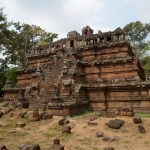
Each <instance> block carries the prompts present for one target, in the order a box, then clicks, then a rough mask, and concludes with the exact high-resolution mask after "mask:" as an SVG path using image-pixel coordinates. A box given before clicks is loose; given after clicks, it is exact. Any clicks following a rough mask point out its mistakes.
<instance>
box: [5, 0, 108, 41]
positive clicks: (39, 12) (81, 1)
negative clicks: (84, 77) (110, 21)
mask: <svg viewBox="0 0 150 150" xmlns="http://www.w3.org/2000/svg"><path fill="white" fill-rule="evenodd" d="M3 1H4V0H3ZM4 4H5V6H6V9H7V11H8V14H9V16H11V17H10V18H12V20H14V21H19V22H21V23H28V24H36V25H39V26H41V27H42V28H43V29H45V30H46V31H48V32H55V33H58V34H59V38H64V37H66V35H67V32H69V31H72V30H77V31H78V32H80V33H81V29H82V27H84V26H86V25H90V26H91V28H93V27H94V28H96V30H98V29H100V30H102V31H103V30H105V29H107V28H108V27H106V28H104V27H101V26H100V22H101V21H102V20H104V18H103V17H102V15H100V12H101V10H102V9H103V8H104V1H103V0H63V1H60V0H55V1H54V0H51V1H49V0H45V1H44V3H43V2H42V1H41V0H38V1H36V0H30V1H28V2H27V1H26V0H21V1H20V0H13V1H10V0H5V1H4ZM94 30H95V29H94ZM96 30H95V31H96ZM96 32H97V31H96Z"/></svg>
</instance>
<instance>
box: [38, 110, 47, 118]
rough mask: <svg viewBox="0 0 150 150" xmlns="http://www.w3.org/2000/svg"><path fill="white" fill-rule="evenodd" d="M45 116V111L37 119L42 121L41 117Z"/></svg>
mask: <svg viewBox="0 0 150 150" xmlns="http://www.w3.org/2000/svg"><path fill="white" fill-rule="evenodd" d="M45 114H46V111H43V112H42V113H41V114H40V115H39V119H43V116H44V115H45Z"/></svg>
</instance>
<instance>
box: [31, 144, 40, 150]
mask: <svg viewBox="0 0 150 150" xmlns="http://www.w3.org/2000/svg"><path fill="white" fill-rule="evenodd" d="M28 150H41V148H40V146H39V145H38V144H33V145H31V146H30V147H29V149H28Z"/></svg>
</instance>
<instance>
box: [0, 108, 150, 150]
mask: <svg viewBox="0 0 150 150" xmlns="http://www.w3.org/2000/svg"><path fill="white" fill-rule="evenodd" d="M20 111H21V110H19V109H16V110H15V111H14V112H13V114H11V113H9V114H7V115H4V116H3V117H2V118H0V145H6V146H7V147H8V148H9V150H18V146H19V145H21V144H23V143H24V144H27V145H31V144H35V143H36V144H39V145H40V147H41V149H42V150H47V149H48V148H49V147H50V146H51V145H52V144H53V139H54V138H59V139H60V141H61V144H62V145H64V146H65V149H66V150H103V149H104V147H105V146H108V145H110V146H113V147H114V149H115V150H127V149H129V150H149V149H150V148H149V147H150V140H149V138H150V118H143V123H142V124H143V125H144V126H145V128H146V133H143V134H142V133H140V132H138V130H137V126H138V125H137V124H134V123H133V119H132V117H121V116H118V117H117V118H119V119H123V120H124V121H125V124H124V125H123V126H122V127H121V129H118V130H115V129H110V128H109V127H108V126H107V122H108V121H109V120H111V119H112V118H106V117H98V118H97V119H96V120H95V121H94V122H97V123H98V125H96V126H89V125H88V124H87V123H88V121H89V118H90V117H91V116H97V113H92V112H91V113H85V114H81V115H78V116H73V117H67V119H68V120H69V121H70V123H69V124H68V125H70V126H71V128H72V130H71V133H70V134H62V133H61V128H62V126H59V125H58V120H59V119H61V118H62V117H60V116H54V117H53V119H49V120H41V121H37V122H31V121H30V118H31V116H32V112H31V111H29V112H28V114H27V115H26V117H25V118H20V117H18V114H19V113H20ZM22 111H23V110H22ZM20 121H21V122H25V123H26V126H25V127H22V128H19V127H16V123H18V122H20ZM14 129H15V130H16V132H14V133H10V131H12V130H14ZM97 131H102V132H103V133H104V135H108V136H117V139H116V140H115V141H111V142H106V141H103V140H102V138H99V137H96V132H97Z"/></svg>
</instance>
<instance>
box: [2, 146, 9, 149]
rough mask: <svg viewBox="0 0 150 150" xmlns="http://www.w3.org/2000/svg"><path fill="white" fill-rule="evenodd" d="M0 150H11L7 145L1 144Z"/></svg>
mask: <svg viewBox="0 0 150 150" xmlns="http://www.w3.org/2000/svg"><path fill="white" fill-rule="evenodd" d="M0 150H9V149H8V148H7V147H6V146H1V147H0Z"/></svg>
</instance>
